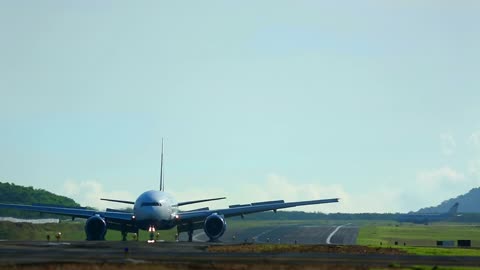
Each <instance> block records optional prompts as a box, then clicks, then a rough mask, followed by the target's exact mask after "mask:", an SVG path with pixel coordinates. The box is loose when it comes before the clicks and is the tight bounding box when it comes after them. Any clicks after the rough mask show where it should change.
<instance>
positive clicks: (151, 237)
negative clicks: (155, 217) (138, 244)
mask: <svg viewBox="0 0 480 270" xmlns="http://www.w3.org/2000/svg"><path fill="white" fill-rule="evenodd" d="M148 234H149V238H148V241H147V243H155V226H150V227H148Z"/></svg>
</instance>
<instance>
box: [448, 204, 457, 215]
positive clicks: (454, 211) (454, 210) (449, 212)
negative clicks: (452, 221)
mask: <svg viewBox="0 0 480 270" xmlns="http://www.w3.org/2000/svg"><path fill="white" fill-rule="evenodd" d="M457 211H458V202H456V203H455V204H454V205H453V206H452V207H451V208H450V210H448V215H450V216H454V215H456V214H457Z"/></svg>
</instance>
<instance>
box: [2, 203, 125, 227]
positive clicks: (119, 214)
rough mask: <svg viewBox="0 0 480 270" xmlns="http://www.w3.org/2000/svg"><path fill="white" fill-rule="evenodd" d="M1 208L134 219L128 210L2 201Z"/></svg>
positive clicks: (77, 215)
mask: <svg viewBox="0 0 480 270" xmlns="http://www.w3.org/2000/svg"><path fill="white" fill-rule="evenodd" d="M0 208H9V209H16V210H24V211H36V212H41V213H49V214H56V215H62V216H70V217H78V218H89V217H92V216H95V215H99V216H101V217H103V218H106V219H107V220H108V221H112V222H122V223H126V222H129V221H132V219H134V217H133V216H132V214H131V213H126V212H118V211H117V212H114V211H96V210H91V209H84V208H66V207H53V206H37V205H23V204H5V203H0Z"/></svg>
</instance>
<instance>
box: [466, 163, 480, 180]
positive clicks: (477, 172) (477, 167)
mask: <svg viewBox="0 0 480 270" xmlns="http://www.w3.org/2000/svg"><path fill="white" fill-rule="evenodd" d="M468 172H469V173H470V174H471V175H473V176H474V177H477V178H479V177H480V159H477V160H470V161H469V163H468Z"/></svg>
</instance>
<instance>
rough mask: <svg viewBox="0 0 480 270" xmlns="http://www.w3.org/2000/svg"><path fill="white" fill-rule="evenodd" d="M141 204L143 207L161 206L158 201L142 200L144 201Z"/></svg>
mask: <svg viewBox="0 0 480 270" xmlns="http://www.w3.org/2000/svg"><path fill="white" fill-rule="evenodd" d="M141 206H142V207H143V206H162V204H161V203H159V202H144V203H142V205H141Z"/></svg>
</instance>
